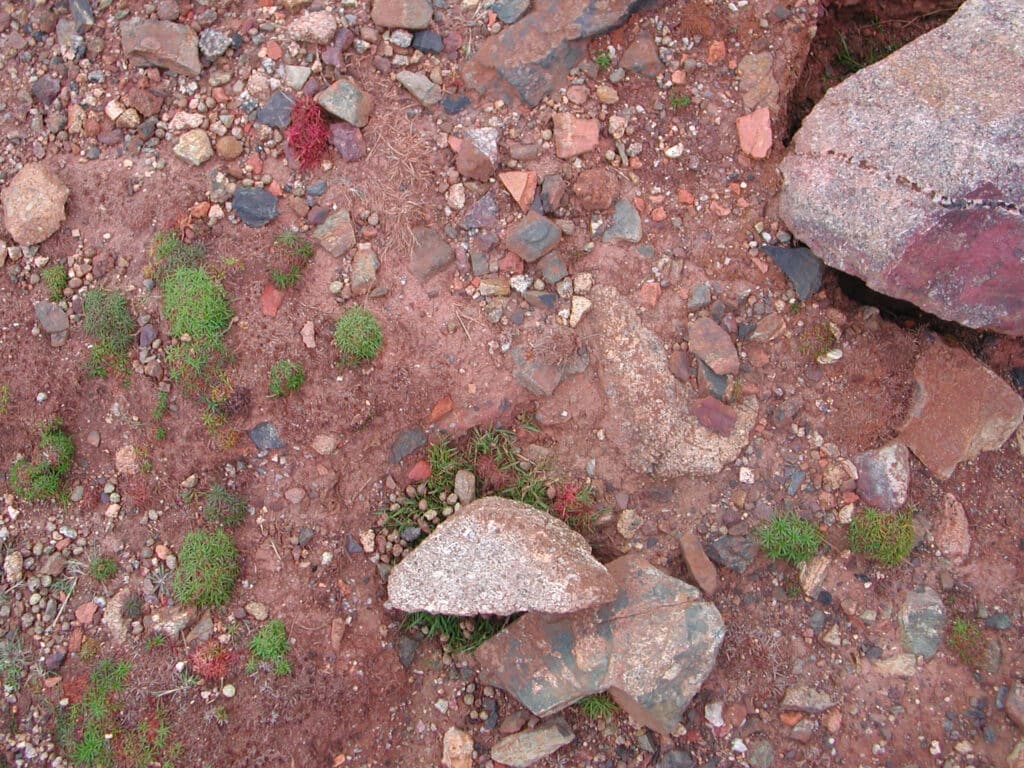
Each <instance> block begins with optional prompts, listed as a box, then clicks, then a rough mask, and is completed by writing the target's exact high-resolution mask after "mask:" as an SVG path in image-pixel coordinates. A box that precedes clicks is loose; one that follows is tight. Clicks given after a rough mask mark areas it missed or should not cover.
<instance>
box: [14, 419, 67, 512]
mask: <svg viewBox="0 0 1024 768" xmlns="http://www.w3.org/2000/svg"><path fill="white" fill-rule="evenodd" d="M36 453H37V454H38V456H39V460H38V461H36V462H35V463H32V462H30V461H29V460H28V459H26V458H20V459H16V460H15V461H14V463H13V464H12V465H11V468H10V471H9V472H8V473H7V482H8V484H9V485H10V486H11V490H12V491H14V493H15V495H17V496H18V497H20V498H22V499H24V500H25V501H43V500H51V501H61V502H64V501H66V499H67V491H66V488H65V485H66V482H67V478H68V475H69V474H70V473H71V467H72V465H73V463H74V459H75V444H74V443H73V442H72V441H71V435H69V434H68V432H67V430H65V429H64V425H63V424H62V423H61V421H60V419H54V420H52V421H49V422H47V423H46V424H44V425H43V427H42V429H41V430H40V433H39V445H38V447H37V451H36Z"/></svg>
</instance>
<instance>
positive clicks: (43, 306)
mask: <svg viewBox="0 0 1024 768" xmlns="http://www.w3.org/2000/svg"><path fill="white" fill-rule="evenodd" d="M35 310H36V323H38V324H39V328H40V330H42V331H43V333H50V334H53V333H64V332H66V331H67V329H68V327H69V326H70V324H69V322H68V315H67V313H66V312H65V311H64V310H63V309H61V308H60V307H58V306H57V305H56V304H54V303H53V302H52V301H37V302H36V305H35Z"/></svg>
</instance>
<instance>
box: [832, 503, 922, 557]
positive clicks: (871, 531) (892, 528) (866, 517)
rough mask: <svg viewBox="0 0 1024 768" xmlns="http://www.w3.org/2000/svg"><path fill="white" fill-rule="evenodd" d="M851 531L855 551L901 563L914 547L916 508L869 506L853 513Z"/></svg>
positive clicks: (851, 547)
mask: <svg viewBox="0 0 1024 768" xmlns="http://www.w3.org/2000/svg"><path fill="white" fill-rule="evenodd" d="M848 535H849V538H850V550H851V551H852V552H857V553H859V554H862V555H864V556H865V557H867V558H868V559H870V560H874V561H875V562H877V563H881V564H882V565H888V566H890V567H891V566H895V565H899V564H900V563H902V562H903V561H905V560H906V559H907V558H908V557H910V551H911V550H912V549H913V548H914V525H913V512H912V511H911V510H910V509H904V510H902V511H900V512H897V513H892V512H880V511H879V510H877V509H874V508H872V507H865V508H864V509H862V510H860V511H859V512H857V514H855V515H854V516H853V520H851V521H850V528H849V531H848Z"/></svg>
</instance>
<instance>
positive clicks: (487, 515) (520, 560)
mask: <svg viewBox="0 0 1024 768" xmlns="http://www.w3.org/2000/svg"><path fill="white" fill-rule="evenodd" d="M614 594H615V585H614V583H613V581H612V579H611V577H610V576H609V575H608V572H607V571H606V570H605V567H604V566H603V565H601V564H600V563H599V562H597V560H595V559H594V557H593V555H591V553H590V545H589V544H587V541H586V539H584V538H583V537H582V536H581V535H580V534H578V533H576V532H575V531H573V530H572V529H571V528H569V526H567V525H566V524H565V523H563V522H562V521H561V520H558V519H557V518H555V517H552V516H551V515H549V514H548V513H546V512H541V511H540V510H538V509H534V508H533V507H530V506H528V505H526V504H523V503H521V502H517V501H513V500H511V499H502V498H498V497H485V498H482V499H477V500H476V501H474V502H472V503H470V504H467V505H466V506H465V507H463V508H462V509H461V510H460V511H459V512H457V513H456V514H454V515H452V516H451V517H450V518H448V519H447V520H445V521H444V522H443V523H441V524H440V525H439V526H438V527H437V528H435V529H434V532H433V533H431V534H430V535H429V536H427V538H426V539H424V541H423V543H422V544H420V545H419V546H418V547H417V548H416V549H415V550H413V551H412V552H411V553H409V554H408V555H406V556H405V558H404V559H403V560H402V562H400V563H399V564H398V565H397V566H395V568H394V570H392V571H391V575H390V576H389V577H388V599H389V600H390V601H391V604H392V606H393V607H395V608H397V609H398V610H401V611H429V612H431V613H444V614H448V615H452V616H475V615H478V614H493V615H498V616H509V615H511V614H513V613H518V612H519V611H544V612H546V613H552V614H561V613H568V612H571V611H577V610H580V609H581V608H586V607H589V606H591V605H594V604H596V603H601V602H605V601H607V600H610V599H611V598H612V596H614Z"/></svg>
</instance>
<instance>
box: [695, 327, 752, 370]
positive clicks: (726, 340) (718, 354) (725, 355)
mask: <svg viewBox="0 0 1024 768" xmlns="http://www.w3.org/2000/svg"><path fill="white" fill-rule="evenodd" d="M689 343H690V351H691V352H693V354H695V355H696V356H697V357H699V358H700V359H701V360H703V361H704V363H705V364H707V366H708V367H709V368H710V369H711V370H713V371H714V372H715V373H717V374H719V375H725V374H730V373H731V374H736V373H739V372H740V358H739V355H737V354H736V347H735V346H734V345H733V343H732V339H731V338H730V337H729V334H728V333H727V332H726V331H725V330H724V329H723V328H722V327H721V326H719V325H718V323H716V322H715V321H714V320H712V319H711V318H710V317H699V318H697V319H696V320H694V321H693V322H692V323H690V328H689Z"/></svg>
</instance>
